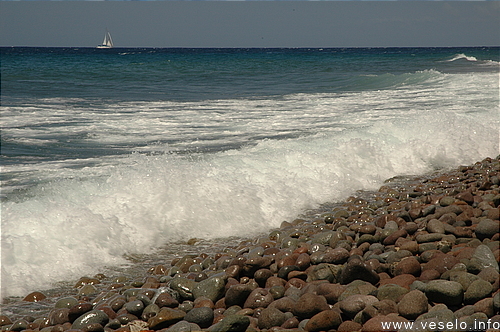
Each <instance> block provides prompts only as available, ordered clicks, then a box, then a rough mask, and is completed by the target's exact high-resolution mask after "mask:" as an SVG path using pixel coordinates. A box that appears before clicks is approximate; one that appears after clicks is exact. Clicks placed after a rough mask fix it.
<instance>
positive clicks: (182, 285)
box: [170, 277, 196, 300]
mask: <svg viewBox="0 0 500 332" xmlns="http://www.w3.org/2000/svg"><path fill="white" fill-rule="evenodd" d="M195 287H196V282H195V281H194V280H193V279H188V278H180V277H177V278H174V279H172V280H171V281H170V288H172V289H173V290H175V291H177V292H178V293H179V294H180V296H181V297H182V298H183V299H185V300H193V299H194V297H193V289H194V288H195Z"/></svg>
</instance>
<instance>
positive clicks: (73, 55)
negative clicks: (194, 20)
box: [0, 47, 500, 296]
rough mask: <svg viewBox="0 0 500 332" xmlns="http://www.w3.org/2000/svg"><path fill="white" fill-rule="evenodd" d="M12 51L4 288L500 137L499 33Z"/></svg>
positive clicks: (4, 160) (271, 218) (227, 229)
mask: <svg viewBox="0 0 500 332" xmlns="http://www.w3.org/2000/svg"><path fill="white" fill-rule="evenodd" d="M0 50H1V109H0V111H1V130H2V136H1V164H2V174H1V176H2V191H1V199H2V221H1V222H2V224H1V236H2V238H1V241H2V247H1V256H2V262H1V269H2V278H1V289H2V296H21V295H25V294H26V293H27V292H29V291H32V290H41V289H44V288H48V287H51V285H53V283H54V282H57V281H59V280H68V279H70V278H77V277H80V276H82V275H90V274H92V273H96V272H99V269H101V268H102V267H104V266H111V265H118V264H122V263H123V262H124V261H125V258H124V255H126V254H130V253H148V252H152V251H153V250H154V249H155V248H157V247H159V246H163V245H165V244H168V243H172V242H175V241H183V240H184V241H185V240H187V239H189V238H194V237H196V238H203V239H220V238H225V237H232V236H253V235H256V234H259V233H263V232H267V231H268V230H269V229H271V228H273V227H277V226H279V224H280V223H281V222H282V221H283V220H290V219H293V218H295V217H296V216H297V215H299V214H300V213H302V212H303V211H305V210H306V209H310V208H314V207H317V206H318V205H319V204H321V203H324V202H332V201H339V200H342V199H344V198H346V197H347V196H349V195H350V194H352V193H353V192H355V191H357V190H372V189H377V188H378V187H379V186H380V185H381V184H382V183H383V181H384V180H386V179H387V178H390V177H393V176H398V175H414V174H415V175H416V174H424V173H427V172H431V171H434V170H437V169H446V168H451V167H456V166H458V165H461V164H470V163H474V162H476V161H478V160H481V159H483V158H485V157H496V156H497V155H498V154H499V153H500V150H499V140H500V138H499V128H500V121H499V120H500V108H499V64H500V48H498V47H489V48H354V49H151V48H149V49H140V48H132V49H121V48H115V49H106V50H98V49H89V48H81V49H77V48H1V49H0ZM222 241H223V240H222Z"/></svg>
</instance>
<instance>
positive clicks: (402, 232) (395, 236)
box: [382, 229, 408, 246]
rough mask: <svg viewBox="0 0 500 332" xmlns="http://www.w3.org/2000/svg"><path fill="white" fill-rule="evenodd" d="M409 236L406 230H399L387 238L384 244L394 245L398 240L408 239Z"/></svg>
mask: <svg viewBox="0 0 500 332" xmlns="http://www.w3.org/2000/svg"><path fill="white" fill-rule="evenodd" d="M407 235H408V232H407V231H406V230H404V229H398V230H397V231H395V232H394V233H392V234H391V235H389V236H388V237H386V238H385V239H384V241H383V242H382V243H383V244H384V245H386V246H388V245H392V244H394V243H396V241H397V239H399V238H400V237H406V236H407Z"/></svg>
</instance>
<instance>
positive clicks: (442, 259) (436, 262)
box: [422, 255, 460, 274]
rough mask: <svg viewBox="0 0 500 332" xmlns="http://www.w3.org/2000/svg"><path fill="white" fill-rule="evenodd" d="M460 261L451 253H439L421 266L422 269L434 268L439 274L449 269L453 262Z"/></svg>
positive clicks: (453, 264)
mask: <svg viewBox="0 0 500 332" xmlns="http://www.w3.org/2000/svg"><path fill="white" fill-rule="evenodd" d="M457 263H460V260H459V259H458V258H456V257H455V256H453V255H439V256H437V257H435V258H433V259H431V260H430V261H429V262H427V264H425V265H424V266H423V267H422V271H426V270H436V271H438V272H439V273H440V274H443V273H444V272H446V271H448V270H451V268H452V267H453V266H455V264H457Z"/></svg>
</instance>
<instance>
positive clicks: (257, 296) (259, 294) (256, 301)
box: [243, 288, 274, 309]
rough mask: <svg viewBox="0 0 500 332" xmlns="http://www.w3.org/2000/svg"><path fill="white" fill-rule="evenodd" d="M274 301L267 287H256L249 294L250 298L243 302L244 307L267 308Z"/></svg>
mask: <svg viewBox="0 0 500 332" xmlns="http://www.w3.org/2000/svg"><path fill="white" fill-rule="evenodd" d="M273 301H274V298H273V296H272V294H271V293H269V291H268V290H267V289H265V288H256V289H254V290H253V291H252V292H251V293H250V295H248V298H247V299H246V301H245V303H244V304H243V308H252V309H255V308H261V307H262V308H266V307H267V306H268V305H269V304H270V303H271V302H273Z"/></svg>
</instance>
